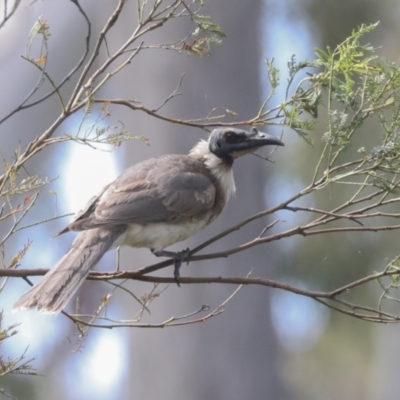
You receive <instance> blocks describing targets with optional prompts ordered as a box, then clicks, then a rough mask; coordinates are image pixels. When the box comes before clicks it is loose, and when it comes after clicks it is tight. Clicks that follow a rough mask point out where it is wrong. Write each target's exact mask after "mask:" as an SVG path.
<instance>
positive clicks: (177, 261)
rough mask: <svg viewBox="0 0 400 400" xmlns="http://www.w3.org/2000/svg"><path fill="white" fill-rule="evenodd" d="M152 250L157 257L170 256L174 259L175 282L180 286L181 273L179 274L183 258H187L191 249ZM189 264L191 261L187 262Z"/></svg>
mask: <svg viewBox="0 0 400 400" xmlns="http://www.w3.org/2000/svg"><path fill="white" fill-rule="evenodd" d="M151 252H152V253H153V254H154V255H155V256H157V257H170V258H172V259H173V260H174V277H175V282H176V284H177V285H178V286H179V287H180V286H181V285H180V283H179V281H180V274H179V269H180V268H181V265H182V260H184V259H185V258H187V257H188V256H189V254H190V249H189V248H187V249H185V250H182V251H177V252H175V253H174V252H172V251H168V250H157V251H154V250H151ZM187 264H189V261H188V262H187Z"/></svg>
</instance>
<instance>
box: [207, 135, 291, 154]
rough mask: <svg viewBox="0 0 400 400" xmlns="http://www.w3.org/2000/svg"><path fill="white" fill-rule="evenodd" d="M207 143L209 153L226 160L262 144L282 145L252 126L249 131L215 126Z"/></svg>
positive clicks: (274, 138) (255, 148)
mask: <svg viewBox="0 0 400 400" xmlns="http://www.w3.org/2000/svg"><path fill="white" fill-rule="evenodd" d="M208 143H209V149H210V151H211V153H213V154H214V155H215V156H217V157H218V158H221V159H223V160H226V161H228V162H232V161H233V160H234V159H235V158H238V157H241V156H243V155H245V154H248V153H251V152H253V151H255V150H257V149H258V148H259V147H262V146H268V145H275V146H284V144H283V143H282V142H281V141H280V140H279V139H278V138H276V137H275V136H273V135H270V134H269V133H262V132H259V131H258V130H257V129H256V128H252V129H251V130H250V131H245V130H242V129H235V128H217V129H214V130H213V131H212V132H211V134H210V137H209V140H208Z"/></svg>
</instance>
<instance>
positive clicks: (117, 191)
mask: <svg viewBox="0 0 400 400" xmlns="http://www.w3.org/2000/svg"><path fill="white" fill-rule="evenodd" d="M165 172H166V173H162V174H161V175H160V176H159V179H154V177H153V178H152V179H150V180H136V181H133V180H132V181H127V182H124V183H125V184H124V185H122V186H121V185H115V186H114V187H113V185H112V186H110V188H109V189H108V190H107V191H106V192H105V193H104V194H103V196H101V197H100V199H99V202H98V204H97V207H96V209H95V210H94V213H93V214H92V215H91V216H90V217H89V220H90V225H92V226H99V225H104V224H127V223H141V224H145V223H151V222H179V221H180V220H182V219H185V218H190V217H193V218H201V217H203V216H204V215H206V214H207V213H209V212H210V210H212V208H213V206H214V203H215V191H216V189H215V186H214V185H213V183H212V182H211V180H210V179H209V178H208V177H207V176H205V175H203V174H200V173H194V172H183V173H180V174H179V175H175V174H169V173H167V172H168V171H165ZM88 222H89V221H88Z"/></svg>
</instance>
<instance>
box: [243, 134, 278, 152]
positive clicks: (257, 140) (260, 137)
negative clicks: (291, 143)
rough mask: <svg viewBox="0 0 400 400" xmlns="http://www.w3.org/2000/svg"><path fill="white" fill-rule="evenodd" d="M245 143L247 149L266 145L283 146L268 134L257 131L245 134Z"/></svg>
mask: <svg viewBox="0 0 400 400" xmlns="http://www.w3.org/2000/svg"><path fill="white" fill-rule="evenodd" d="M245 143H246V146H247V147H248V148H249V149H255V148H257V147H262V146H268V145H275V146H284V143H283V142H282V141H281V140H279V139H278V138H277V137H275V136H273V135H270V134H269V133H264V132H259V131H258V130H257V129H252V130H251V131H249V132H247V134H246V140H245Z"/></svg>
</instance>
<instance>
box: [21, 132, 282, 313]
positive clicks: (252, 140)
mask: <svg viewBox="0 0 400 400" xmlns="http://www.w3.org/2000/svg"><path fill="white" fill-rule="evenodd" d="M268 144H274V145H283V143H282V142H281V141H280V140H278V139H277V138H275V137H273V136H271V135H268V134H263V133H259V132H258V131H257V130H256V129H254V128H253V129H252V130H251V131H250V132H247V131H243V130H240V129H232V128H225V129H215V130H214V131H213V132H212V133H211V134H210V137H209V140H208V141H201V142H200V143H199V144H198V145H197V146H195V147H194V148H193V149H192V151H191V152H190V153H189V155H186V156H185V155H165V156H161V157H157V158H152V159H149V160H146V161H143V162H141V163H138V164H136V165H134V166H132V167H130V168H128V169H127V170H125V171H124V172H123V173H122V175H120V176H119V177H118V178H117V179H116V180H115V181H114V182H112V183H111V184H109V185H107V186H106V187H105V188H104V189H103V190H102V192H101V193H100V194H99V195H97V196H94V197H93V198H92V199H91V200H90V201H89V202H88V204H87V205H86V207H85V208H84V209H83V210H82V211H80V212H79V213H78V214H77V215H76V216H75V218H74V219H73V220H72V221H71V222H70V223H69V224H68V226H67V227H66V228H65V229H63V230H62V231H61V232H60V234H61V233H64V232H67V231H82V232H81V233H80V234H79V235H78V237H77V238H76V239H75V241H74V242H73V244H72V246H71V248H70V250H69V251H68V253H67V254H66V255H65V256H64V257H63V258H62V259H61V260H60V261H59V262H58V263H57V264H56V266H55V267H54V268H52V269H51V270H50V271H49V272H48V273H47V274H46V275H45V276H44V277H43V279H42V280H41V281H40V282H39V283H38V284H36V285H35V286H33V287H32V288H31V289H30V290H29V291H28V292H27V293H25V294H24V295H23V296H22V297H21V298H20V299H19V300H18V301H17V302H16V303H15V305H14V309H20V310H23V309H29V308H34V307H37V308H38V309H39V310H40V311H43V312H49V313H58V312H60V311H61V310H62V309H63V308H64V306H65V305H66V304H67V302H68V301H69V299H70V298H71V297H72V296H73V294H74V293H75V292H76V290H77V289H78V288H79V286H80V285H81V284H82V282H83V281H84V280H85V278H86V277H87V275H88V274H89V271H90V269H91V268H92V267H93V266H95V265H96V264H97V262H98V261H99V260H100V258H101V257H102V256H103V255H104V253H106V252H107V251H108V250H109V249H110V248H112V247H116V246H120V245H128V246H131V247H147V248H149V249H151V250H152V251H153V252H154V253H155V254H156V255H157V254H158V255H163V249H164V248H165V247H168V246H169V245H171V244H173V243H176V242H179V241H182V240H184V239H186V238H188V237H190V236H192V235H193V234H194V233H195V232H197V231H198V230H200V229H202V228H203V227H205V226H206V225H208V224H209V223H210V222H212V221H213V220H214V219H215V218H216V217H217V216H218V215H219V214H220V213H221V212H222V210H223V208H224V207H225V204H226V202H227V201H228V199H229V197H230V195H231V194H232V193H233V192H234V191H235V185H234V181H233V175H232V163H233V159H234V158H236V157H239V156H241V155H243V154H246V153H249V152H251V151H253V150H254V149H256V148H258V147H261V146H264V145H268ZM164 254H176V258H177V260H178V259H179V257H181V256H182V255H179V254H178V253H168V252H164ZM178 261H179V260H178ZM179 265H180V264H179V263H178V262H177V264H176V270H177V266H179Z"/></svg>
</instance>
